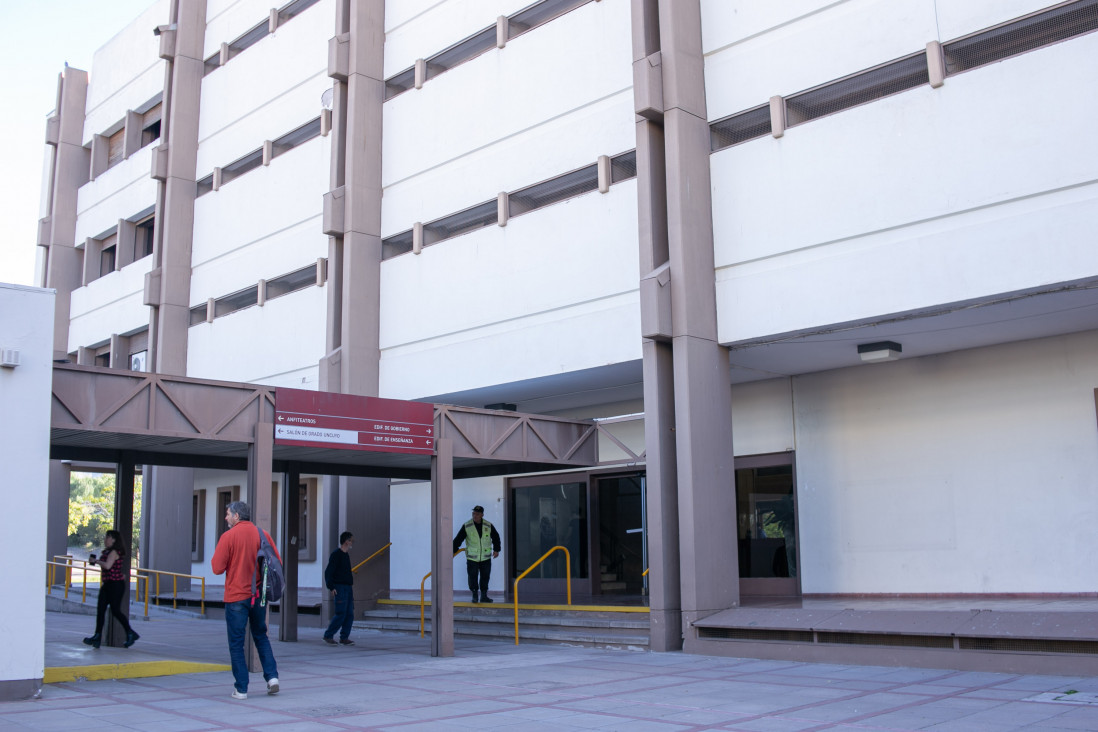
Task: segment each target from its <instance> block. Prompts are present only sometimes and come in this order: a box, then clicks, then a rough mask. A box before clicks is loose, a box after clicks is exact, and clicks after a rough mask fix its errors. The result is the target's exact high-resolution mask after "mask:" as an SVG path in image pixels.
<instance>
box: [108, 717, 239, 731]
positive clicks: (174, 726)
mask: <svg viewBox="0 0 1098 732" xmlns="http://www.w3.org/2000/svg"><path fill="white" fill-rule="evenodd" d="M118 726H119V727H120V728H124V729H135V730H141V732H146V731H147V730H156V732H199V731H200V730H208V729H224V727H222V725H220V724H218V723H216V722H203V721H200V720H197V719H185V718H176V719H166V720H161V721H158V722H156V723H155V724H151V725H150V724H143V723H138V724H133V725H122V724H119V725H118Z"/></svg>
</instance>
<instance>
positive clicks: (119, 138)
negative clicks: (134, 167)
mask: <svg viewBox="0 0 1098 732" xmlns="http://www.w3.org/2000/svg"><path fill="white" fill-rule="evenodd" d="M125 140H126V130H125V128H123V129H121V130H119V131H118V132H115V133H114V134H113V135H111V136H110V137H108V138H107V167H108V168H111V167H114V166H115V165H117V164H118V163H120V162H121V161H122V155H123V152H124V148H125V144H124V143H125Z"/></svg>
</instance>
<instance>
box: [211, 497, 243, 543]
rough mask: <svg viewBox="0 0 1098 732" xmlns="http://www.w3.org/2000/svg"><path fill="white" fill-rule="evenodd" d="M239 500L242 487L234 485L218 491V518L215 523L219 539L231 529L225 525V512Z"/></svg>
mask: <svg viewBox="0 0 1098 732" xmlns="http://www.w3.org/2000/svg"><path fill="white" fill-rule="evenodd" d="M239 500H240V486H238V485H232V486H225V487H224V488H218V489H217V516H216V517H215V518H214V523H215V525H216V526H217V538H218V539H220V538H221V535H222V534H224V533H225V532H226V531H228V529H229V525H228V524H227V523H225V512H226V511H227V510H228V508H229V504H230V503H232V502H233V501H239Z"/></svg>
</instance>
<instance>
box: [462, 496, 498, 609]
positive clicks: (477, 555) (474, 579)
mask: <svg viewBox="0 0 1098 732" xmlns="http://www.w3.org/2000/svg"><path fill="white" fill-rule="evenodd" d="M462 542H465V568H466V570H468V572H469V591H470V592H472V593H473V602H492V598H490V597H488V578H489V577H491V576H492V560H493V559H495V558H496V557H498V556H499V548H500V541H499V532H498V531H496V527H495V526H492V524H491V523H489V522H487V521H485V520H484V506H473V518H471V519H469V520H468V521H466V522H465V523H464V524H463V525H462V527H461V528H460V529H458V532H457V536H455V537H454V553H455V554H457V550H458V549H460V548H461V543H462ZM478 591H479V595H478Z"/></svg>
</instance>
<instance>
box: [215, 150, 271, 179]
mask: <svg viewBox="0 0 1098 732" xmlns="http://www.w3.org/2000/svg"><path fill="white" fill-rule="evenodd" d="M261 165H263V149H262V148H260V149H259V150H253V151H252V152H250V153H248V154H247V155H245V156H244V157H242V158H239V159H237V160H234V161H233V162H231V163H229V164H228V165H226V166H225V167H224V168H222V169H221V185H225V184H226V183H228V182H229V181H231V180H232V179H233V178H239V177H240V176H242V175H244V174H245V173H247V172H248V171H251V170H255V169H256V168H258V167H259V166H261Z"/></svg>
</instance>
